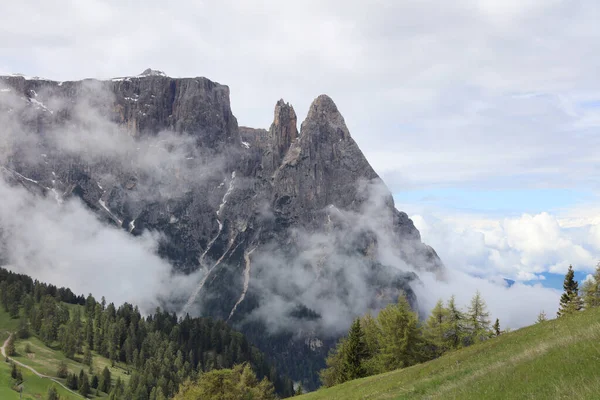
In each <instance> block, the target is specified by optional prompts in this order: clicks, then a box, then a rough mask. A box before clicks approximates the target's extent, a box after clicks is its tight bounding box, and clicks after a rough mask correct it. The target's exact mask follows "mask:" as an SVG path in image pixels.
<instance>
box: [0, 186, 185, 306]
mask: <svg viewBox="0 0 600 400" xmlns="http://www.w3.org/2000/svg"><path fill="white" fill-rule="evenodd" d="M0 197H1V198H2V199H3V200H2V204H1V205H0V227H1V235H0V237H1V238H2V242H3V244H4V248H3V250H4V252H5V254H4V256H5V258H6V259H8V262H9V263H10V264H9V268H11V269H12V270H14V271H17V272H20V273H25V274H28V275H30V276H32V277H34V278H35V279H39V280H41V281H43V282H50V283H53V284H55V285H58V286H66V287H69V288H71V289H72V290H73V291H74V292H76V293H82V294H87V293H92V294H93V295H94V296H97V297H98V298H99V297H100V296H105V297H106V299H107V300H108V301H112V302H115V303H116V304H121V303H123V302H126V301H127V302H130V303H133V304H135V305H138V306H139V307H140V309H141V310H142V311H143V312H152V311H153V310H154V308H155V307H157V306H159V305H164V304H165V303H168V302H170V301H172V300H173V298H174V297H175V298H176V297H177V291H182V292H185V291H186V290H187V291H189V290H191V287H190V284H189V282H190V279H189V278H187V277H186V278H184V277H182V276H178V275H174V274H173V272H172V267H171V265H170V264H169V263H168V262H166V261H164V260H163V259H161V258H160V257H158V255H157V254H156V251H157V247H158V236H157V234H156V233H152V232H146V233H144V234H143V235H141V236H138V237H134V236H132V235H129V234H127V233H126V232H125V231H123V230H120V229H117V228H115V227H113V226H109V225H106V224H105V223H103V222H101V221H100V220H98V218H97V217H96V216H95V215H94V214H93V213H92V212H91V211H90V210H89V209H87V208H86V207H85V206H84V205H83V204H82V203H81V202H80V201H78V200H77V199H72V200H69V201H67V202H66V203H64V204H62V205H61V204H58V203H57V202H56V201H54V200H53V199H51V198H45V197H41V196H36V195H33V194H32V193H30V192H28V191H26V190H25V189H23V188H19V187H15V186H10V185H8V184H7V183H6V182H5V181H4V180H3V179H0ZM175 288H177V291H176V290H175Z"/></svg>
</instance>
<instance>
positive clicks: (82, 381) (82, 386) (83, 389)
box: [79, 370, 90, 397]
mask: <svg viewBox="0 0 600 400" xmlns="http://www.w3.org/2000/svg"><path fill="white" fill-rule="evenodd" d="M79 393H81V395H82V396H83V397H86V396H87V395H88V394H90V380H89V379H88V376H87V374H86V373H85V372H84V371H83V370H82V371H81V374H79Z"/></svg>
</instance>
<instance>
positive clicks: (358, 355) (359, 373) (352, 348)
mask: <svg viewBox="0 0 600 400" xmlns="http://www.w3.org/2000/svg"><path fill="white" fill-rule="evenodd" d="M342 357H343V359H342V374H343V379H344V381H350V380H353V379H357V378H362V377H364V376H366V371H365V368H364V366H363V361H364V360H365V358H366V357H367V346H366V343H365V334H364V332H363V331H362V329H361V327H360V320H359V319H358V318H357V319H355V320H354V322H353V323H352V326H351V327H350V331H349V332H348V338H347V339H346V346H344V354H343V356H342Z"/></svg>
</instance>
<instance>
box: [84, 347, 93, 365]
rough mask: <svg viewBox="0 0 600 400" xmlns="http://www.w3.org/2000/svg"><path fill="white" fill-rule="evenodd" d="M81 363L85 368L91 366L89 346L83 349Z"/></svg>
mask: <svg viewBox="0 0 600 400" xmlns="http://www.w3.org/2000/svg"><path fill="white" fill-rule="evenodd" d="M83 363H84V364H85V365H87V366H91V365H92V350H91V349H90V347H89V346H86V347H85V351H84V353H83Z"/></svg>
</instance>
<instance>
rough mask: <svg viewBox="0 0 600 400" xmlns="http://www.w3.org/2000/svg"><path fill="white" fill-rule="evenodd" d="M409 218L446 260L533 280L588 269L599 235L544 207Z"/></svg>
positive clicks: (477, 271)
mask: <svg viewBox="0 0 600 400" xmlns="http://www.w3.org/2000/svg"><path fill="white" fill-rule="evenodd" d="M412 219H413V221H414V222H415V225H416V226H417V228H418V229H419V231H420V232H421V235H422V237H423V240H425V241H426V242H428V243H429V244H431V245H432V246H433V247H434V248H435V249H436V251H437V252H438V254H439V255H440V257H441V258H442V259H443V260H444V261H445V263H446V264H447V265H450V266H454V267H453V268H454V269H458V270H461V271H464V272H467V273H469V274H472V275H477V276H482V277H494V276H501V277H503V278H510V279H514V280H517V281H529V280H537V279H543V278H542V277H541V275H540V274H542V273H545V272H551V273H558V274H564V273H566V271H567V268H568V266H569V265H573V267H574V268H575V270H577V271H593V269H594V267H595V265H596V263H597V259H596V256H595V255H596V254H598V251H599V250H600V237H598V236H594V234H595V232H597V231H598V229H599V228H598V225H597V224H594V225H583V226H579V227H576V228H574V227H566V226H564V225H563V224H564V222H562V221H561V219H560V218H559V217H557V216H556V215H552V214H549V213H546V212H542V213H539V214H535V215H531V214H523V215H521V216H519V217H511V218H499V219H496V218H491V217H481V216H480V217H472V218H462V219H461V218H456V217H455V218H454V219H452V218H450V217H448V218H443V217H442V218H435V217H433V216H422V215H415V216H413V217H412ZM584 237H586V238H587V240H583V239H582V238H584Z"/></svg>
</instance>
